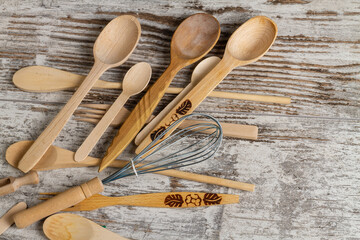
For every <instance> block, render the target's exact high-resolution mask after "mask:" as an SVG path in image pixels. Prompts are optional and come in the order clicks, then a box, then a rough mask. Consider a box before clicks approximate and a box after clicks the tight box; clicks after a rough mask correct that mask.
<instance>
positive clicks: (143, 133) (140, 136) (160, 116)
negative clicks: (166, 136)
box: [135, 82, 195, 145]
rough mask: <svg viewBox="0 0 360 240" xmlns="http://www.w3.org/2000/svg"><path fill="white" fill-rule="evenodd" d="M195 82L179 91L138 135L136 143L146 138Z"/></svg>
mask: <svg viewBox="0 0 360 240" xmlns="http://www.w3.org/2000/svg"><path fill="white" fill-rule="evenodd" d="M194 85H195V83H193V82H190V83H189V84H188V85H187V86H186V87H185V88H184V90H182V91H181V93H179V94H178V95H177V96H176V98H174V99H173V100H172V101H171V102H170V103H169V104H168V105H167V106H166V107H165V108H164V109H163V110H162V111H161V112H160V113H159V114H158V115H157V116H156V117H155V118H154V119H153V120H151V122H150V123H148V124H147V125H146V126H145V127H144V128H143V129H142V130H141V131H140V132H139V133H138V134H137V136H136V138H135V144H136V145H139V144H140V143H141V142H142V140H144V138H145V137H146V136H147V135H148V134H150V132H151V130H153V128H154V127H156V125H157V124H158V123H159V122H160V121H161V119H163V118H164V117H165V116H166V114H167V113H168V112H169V111H170V110H171V109H172V108H173V107H174V106H176V104H178V103H179V101H181V99H182V98H183V97H184V96H185V95H186V94H187V93H188V92H189V91H190V90H191V89H192V88H193V87H194Z"/></svg>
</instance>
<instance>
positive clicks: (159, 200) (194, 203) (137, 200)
mask: <svg viewBox="0 0 360 240" xmlns="http://www.w3.org/2000/svg"><path fill="white" fill-rule="evenodd" d="M40 194H42V195H54V194H57V193H40ZM40 199H42V200H47V199H48V198H40ZM238 202H239V196H238V195H233V194H222V193H221V194H220V193H201V192H163V193H148V194H139V195H131V196H123V197H107V196H103V195H101V194H95V195H93V196H92V197H90V198H87V199H85V200H83V201H82V202H80V203H78V204H76V205H74V206H72V207H69V208H66V209H64V210H63V211H92V210H95V209H98V208H103V207H108V206H114V205H127V206H139V207H158V208H169V207H170V208H190V207H204V206H211V205H222V204H231V203H238Z"/></svg>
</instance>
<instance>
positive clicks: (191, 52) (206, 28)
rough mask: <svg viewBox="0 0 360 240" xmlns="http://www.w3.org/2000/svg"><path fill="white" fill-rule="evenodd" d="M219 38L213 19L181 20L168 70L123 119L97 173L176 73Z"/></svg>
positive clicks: (130, 137)
mask: <svg viewBox="0 0 360 240" xmlns="http://www.w3.org/2000/svg"><path fill="white" fill-rule="evenodd" d="M219 36H220V24H219V22H218V21H217V20H216V18H214V17H213V16H211V15H209V14H205V13H198V14H194V15H192V16H190V17H188V18H187V19H185V20H184V21H183V22H182V23H181V24H180V25H179V27H178V28H177V29H176V31H175V33H174V36H173V38H172V40H171V50H170V51H171V61H170V65H169V67H168V68H167V69H166V70H165V72H164V73H163V74H162V75H161V76H160V78H159V79H158V80H157V81H156V82H155V83H154V84H153V85H152V86H151V87H150V88H149V90H148V91H147V92H146V93H145V95H144V96H143V98H141V100H140V101H139V102H138V104H137V105H136V106H135V108H134V110H133V111H132V112H131V114H130V116H129V117H128V118H127V119H126V120H125V122H124V123H123V125H122V126H121V128H120V130H119V131H118V133H117V135H116V136H115V138H114V140H113V142H112V143H111V145H110V147H109V148H108V150H107V152H106V154H105V157H104V158H103V160H102V162H101V165H100V168H99V171H102V170H104V169H105V168H106V166H108V165H109V164H110V163H111V162H112V161H113V160H115V158H116V157H117V156H119V155H120V153H121V152H122V151H123V150H124V149H125V148H126V146H127V145H129V143H130V142H131V141H132V140H133V139H134V138H135V136H136V134H137V133H138V132H139V131H140V130H141V128H142V127H143V126H144V124H145V123H146V121H147V119H148V118H149V117H150V116H151V113H152V112H153V111H154V109H155V108H156V106H157V105H158V103H159V101H160V99H161V98H162V96H163V95H164V94H165V90H166V89H167V88H168V87H169V85H170V83H171V80H172V79H173V78H174V76H175V75H176V73H177V72H178V71H179V70H180V69H182V68H184V67H185V66H188V65H190V64H192V63H194V62H196V61H198V60H200V59H201V58H202V57H204V56H205V55H206V54H207V53H208V52H209V51H210V50H211V49H212V48H213V47H214V45H215V43H216V42H217V40H218V39H219Z"/></svg>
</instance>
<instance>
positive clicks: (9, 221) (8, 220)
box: [0, 202, 27, 235]
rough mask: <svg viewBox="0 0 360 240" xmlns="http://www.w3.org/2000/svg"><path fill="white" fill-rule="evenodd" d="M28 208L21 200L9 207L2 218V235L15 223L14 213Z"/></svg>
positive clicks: (0, 220) (0, 230) (0, 221)
mask: <svg viewBox="0 0 360 240" xmlns="http://www.w3.org/2000/svg"><path fill="white" fill-rule="evenodd" d="M26 208H27V205H26V203H25V202H19V203H18V204H16V205H15V206H13V207H12V208H10V209H9V211H7V212H6V213H5V214H4V215H3V216H2V217H1V218H0V235H1V234H3V233H4V232H5V231H6V230H7V229H8V228H9V227H10V226H11V225H13V224H14V219H13V215H14V214H15V213H17V212H20V211H22V210H24V209H26Z"/></svg>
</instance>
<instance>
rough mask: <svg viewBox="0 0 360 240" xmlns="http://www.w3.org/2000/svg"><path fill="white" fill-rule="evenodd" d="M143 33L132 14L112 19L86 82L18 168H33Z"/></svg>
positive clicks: (128, 53)
mask: <svg viewBox="0 0 360 240" xmlns="http://www.w3.org/2000/svg"><path fill="white" fill-rule="evenodd" d="M140 33H141V27H140V23H139V21H138V20H137V19H136V18H135V17H134V16H130V15H122V16H120V17H117V18H115V19H113V20H112V21H111V22H110V23H108V24H107V25H106V27H105V28H104V29H103V30H102V32H101V33H100V35H99V37H98V38H97V39H96V42H95V44H94V49H93V51H94V58H95V63H94V66H93V68H92V69H91V71H90V73H89V75H88V76H87V77H86V78H85V80H84V81H83V83H82V84H81V85H80V87H79V88H78V89H77V91H76V92H75V93H74V95H73V96H72V97H71V99H70V100H69V101H68V103H67V104H66V105H65V106H64V107H63V109H62V110H61V111H60V112H59V113H58V115H57V116H56V117H55V118H54V119H53V120H52V122H51V123H50V124H49V125H48V126H47V127H46V129H45V130H44V131H43V132H42V133H41V135H40V136H39V137H38V138H37V140H36V141H35V142H34V144H33V145H32V146H31V147H30V149H29V150H28V151H27V152H26V153H25V155H24V156H23V158H22V159H21V160H20V163H19V166H18V167H19V169H21V170H22V171H23V172H28V171H30V170H31V169H32V168H33V167H34V166H35V165H36V163H37V162H38V161H39V160H40V159H41V157H42V156H43V155H44V154H45V153H46V151H47V149H48V148H49V147H50V146H51V144H52V143H53V142H54V140H55V138H56V137H57V135H58V134H59V133H60V131H61V130H62V128H63V127H64V125H65V124H66V122H67V121H68V120H69V119H70V117H71V116H72V114H73V113H74V111H75V110H76V108H77V107H78V106H79V104H80V103H81V101H82V100H83V98H84V97H85V95H86V94H87V93H88V92H89V90H90V89H91V87H92V86H93V85H94V84H95V82H96V81H97V80H98V79H99V77H100V76H101V75H102V73H103V72H105V71H106V70H107V69H109V68H112V67H116V66H119V65H121V64H122V63H124V62H125V61H126V60H127V59H128V58H129V56H130V55H131V53H132V52H133V51H134V49H135V47H136V45H137V43H138V41H139V38H140Z"/></svg>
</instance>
